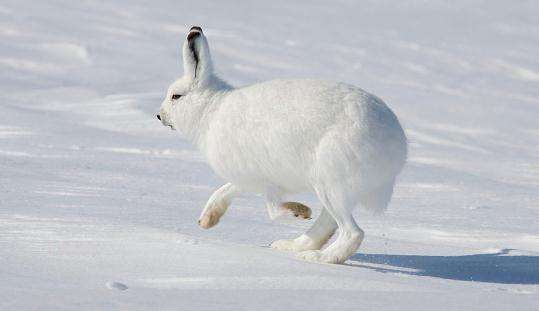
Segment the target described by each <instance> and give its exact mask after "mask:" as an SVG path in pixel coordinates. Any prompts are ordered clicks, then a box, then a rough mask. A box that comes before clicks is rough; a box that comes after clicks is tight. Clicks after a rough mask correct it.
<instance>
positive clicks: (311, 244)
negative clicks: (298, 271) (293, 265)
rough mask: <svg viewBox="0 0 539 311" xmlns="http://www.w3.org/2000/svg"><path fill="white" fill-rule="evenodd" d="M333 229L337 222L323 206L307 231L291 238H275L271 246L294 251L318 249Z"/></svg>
mask: <svg viewBox="0 0 539 311" xmlns="http://www.w3.org/2000/svg"><path fill="white" fill-rule="evenodd" d="M335 229H337V223H336V222H335V220H334V219H333V217H332V216H331V215H330V214H329V213H328V211H327V210H326V209H325V208H323V209H322V212H321V213H320V216H318V218H317V219H316V222H315V223H314V224H313V226H312V227H311V228H310V229H309V230H308V231H307V232H305V233H304V234H302V235H300V236H299V237H297V238H295V239H292V240H277V241H275V242H273V243H271V247H272V248H275V249H279V250H290V251H296V252H300V251H306V250H315V249H320V248H322V246H323V245H324V244H326V242H327V241H328V240H329V239H330V238H331V236H332V235H333V233H334V232H335Z"/></svg>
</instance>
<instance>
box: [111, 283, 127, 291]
mask: <svg viewBox="0 0 539 311" xmlns="http://www.w3.org/2000/svg"><path fill="white" fill-rule="evenodd" d="M106 285H107V287H108V288H109V289H117V290H121V291H124V290H127V289H128V288H129V287H128V286H127V285H125V284H124V283H120V282H107V284H106Z"/></svg>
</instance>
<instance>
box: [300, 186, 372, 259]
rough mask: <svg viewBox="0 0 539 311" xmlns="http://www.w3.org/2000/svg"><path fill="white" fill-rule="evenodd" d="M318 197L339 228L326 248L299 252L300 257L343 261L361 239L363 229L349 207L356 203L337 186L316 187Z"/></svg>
mask: <svg viewBox="0 0 539 311" xmlns="http://www.w3.org/2000/svg"><path fill="white" fill-rule="evenodd" d="M316 194H317V195H318V198H319V199H320V201H321V202H322V204H323V205H324V207H325V209H327V211H328V213H329V214H330V215H331V216H332V217H333V218H334V219H335V222H336V223H337V226H338V228H339V233H338V236H337V239H336V240H335V241H334V242H333V243H331V245H329V246H328V247H327V248H326V249H324V250H322V251H319V250H311V251H305V252H302V253H300V254H299V255H298V256H299V258H301V259H304V260H308V261H316V262H325V263H343V262H345V261H346V260H347V259H348V258H350V256H352V255H353V254H355V252H356V251H357V249H358V248H359V246H360V245H361V242H362V241H363V236H364V233H363V230H361V229H360V228H359V227H358V225H357V224H356V222H355V221H354V218H353V217H352V213H351V209H352V207H354V206H355V205H356V204H355V202H351V201H352V200H350V199H349V198H348V197H347V195H346V193H344V191H342V190H339V189H338V188H335V187H334V188H330V189H318V188H317V189H316Z"/></svg>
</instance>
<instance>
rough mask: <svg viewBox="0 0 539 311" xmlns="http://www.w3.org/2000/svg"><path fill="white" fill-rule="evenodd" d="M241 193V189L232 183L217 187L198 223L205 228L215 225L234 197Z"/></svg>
mask: <svg viewBox="0 0 539 311" xmlns="http://www.w3.org/2000/svg"><path fill="white" fill-rule="evenodd" d="M240 193H241V190H240V189H239V188H238V187H236V186H235V185H233V184H231V183H228V184H225V185H223V186H222V187H221V188H219V189H217V190H216V191H215V192H214V193H213V194H212V195H211V197H210V198H209V200H208V202H207V203H206V206H205V207H204V210H202V213H201V214H200V218H199V220H198V224H199V225H200V226H201V227H202V228H204V229H209V228H211V227H213V226H215V225H216V224H217V223H218V222H219V219H220V218H221V216H223V214H224V213H225V212H226V210H227V208H228V206H229V205H230V202H231V201H232V199H233V198H234V197H236V196H238V194H240Z"/></svg>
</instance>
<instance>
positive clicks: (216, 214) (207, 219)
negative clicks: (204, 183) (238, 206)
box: [198, 201, 228, 229]
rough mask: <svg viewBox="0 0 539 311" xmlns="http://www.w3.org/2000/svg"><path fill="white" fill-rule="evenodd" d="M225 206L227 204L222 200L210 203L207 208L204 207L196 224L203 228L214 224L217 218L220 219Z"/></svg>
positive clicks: (217, 220)
mask: <svg viewBox="0 0 539 311" xmlns="http://www.w3.org/2000/svg"><path fill="white" fill-rule="evenodd" d="M227 207H228V204H226V203H225V202H222V201H221V202H214V203H211V205H210V206H209V208H206V209H205V212H204V214H202V216H200V219H199V220H198V224H199V225H200V226H201V227H202V228H204V229H209V228H211V227H213V226H215V225H216V224H217V223H218V222H219V219H221V216H223V214H224V213H225V211H226V209H227Z"/></svg>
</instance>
